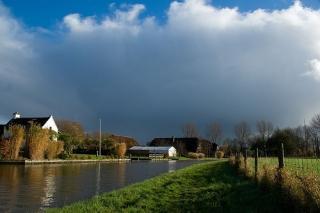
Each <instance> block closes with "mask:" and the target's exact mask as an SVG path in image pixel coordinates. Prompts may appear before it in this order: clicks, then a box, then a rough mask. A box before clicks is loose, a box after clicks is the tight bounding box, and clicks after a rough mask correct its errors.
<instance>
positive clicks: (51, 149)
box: [46, 141, 63, 160]
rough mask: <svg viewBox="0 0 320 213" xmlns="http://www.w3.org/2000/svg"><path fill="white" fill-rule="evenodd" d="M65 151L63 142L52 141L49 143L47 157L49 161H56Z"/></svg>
mask: <svg viewBox="0 0 320 213" xmlns="http://www.w3.org/2000/svg"><path fill="white" fill-rule="evenodd" d="M62 151H63V142H62V141H51V142H49V143H48V147H47V151H46V155H47V158H48V159H49V160H51V159H55V158H57V157H58V155H59V154H60V153H62Z"/></svg>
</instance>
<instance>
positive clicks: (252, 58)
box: [0, 0, 320, 142]
mask: <svg viewBox="0 0 320 213" xmlns="http://www.w3.org/2000/svg"><path fill="white" fill-rule="evenodd" d="M144 9H145V8H144V6H143V5H133V6H129V7H128V10H126V11H122V10H117V11H115V13H114V14H113V15H112V16H110V17H109V16H106V17H105V18H103V19H102V20H96V19H95V18H94V17H81V15H79V14H69V15H66V17H65V18H64V20H63V21H62V22H61V28H60V29H57V30H56V31H54V32H50V33H52V35H53V36H50V38H44V37H43V36H42V35H41V33H39V32H30V30H28V29H25V28H23V27H21V24H19V23H18V22H16V21H15V19H14V18H12V17H11V16H10V14H9V13H8V12H6V11H5V8H4V7H2V9H1V10H0V13H1V15H0V32H1V35H0V38H1V39H0V46H1V47H2V48H1V50H0V74H1V80H0V85H1V86H0V87H1V88H0V91H1V92H0V94H1V97H3V98H2V100H3V101H2V104H1V105H2V110H1V113H0V116H2V117H4V116H6V115H7V114H10V113H11V112H12V111H15V110H18V111H22V112H23V113H25V114H28V115H33V114H48V113H53V114H54V115H56V116H58V117H65V118H69V119H75V120H79V121H81V122H83V123H84V124H85V126H86V127H87V129H89V130H94V129H95V128H96V127H97V123H98V122H97V119H98V118H99V117H101V118H102V119H103V123H104V129H105V130H108V131H111V132H116V133H119V134H125V135H131V136H134V137H137V138H139V139H141V140H142V141H143V142H144V141H147V140H149V139H151V138H152V137H153V136H171V135H178V134H180V127H181V125H182V124H183V123H185V122H189V121H192V122H195V123H197V124H198V125H199V126H202V127H204V126H205V125H206V124H207V123H208V122H210V121H212V120H218V121H220V122H221V123H223V124H224V126H225V129H227V130H229V131H231V129H232V125H233V124H234V123H235V122H238V121H239V120H248V121H249V122H251V123H252V124H254V122H255V120H257V119H268V120H271V121H273V122H274V123H275V125H280V126H285V125H296V124H299V123H301V122H303V119H304V118H306V119H308V118H310V116H312V115H313V114H314V113H315V112H317V111H319V109H320V108H319V106H320V99H319V92H318V91H319V89H320V84H319V82H318V81H319V79H320V78H319V76H320V74H319V73H320V68H319V64H320V62H319V60H320V50H319V49H320V39H319V38H320V30H319V29H320V12H319V11H315V10H312V9H308V8H305V7H303V6H302V5H301V4H300V3H299V2H297V3H295V4H294V5H293V6H292V7H290V8H288V9H285V10H279V11H263V10H256V11H253V12H250V13H245V14H244V13H240V12H239V11H237V10H236V9H229V8H223V9H217V8H214V7H213V6H211V5H209V4H207V3H206V2H205V1H200V0H189V1H186V2H183V3H177V2H173V3H171V5H170V8H169V9H168V12H167V22H166V23H165V24H161V25H159V24H157V22H156V20H155V18H153V17H147V18H143V19H141V18H139V14H141V12H142V11H143V10H144ZM12 26H15V29H14V30H12V29H13V28H12ZM52 37H54V38H52ZM4 100H6V101H4Z"/></svg>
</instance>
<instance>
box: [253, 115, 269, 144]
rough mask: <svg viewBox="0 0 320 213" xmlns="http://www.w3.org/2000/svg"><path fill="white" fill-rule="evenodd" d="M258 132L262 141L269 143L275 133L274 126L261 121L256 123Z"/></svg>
mask: <svg viewBox="0 0 320 213" xmlns="http://www.w3.org/2000/svg"><path fill="white" fill-rule="evenodd" d="M256 127H257V131H258V133H259V136H260V138H261V139H262V141H264V142H265V141H267V140H268V139H269V138H270V137H271V135H272V132H273V125H272V123H271V122H269V121H264V120H260V121H257V123H256Z"/></svg>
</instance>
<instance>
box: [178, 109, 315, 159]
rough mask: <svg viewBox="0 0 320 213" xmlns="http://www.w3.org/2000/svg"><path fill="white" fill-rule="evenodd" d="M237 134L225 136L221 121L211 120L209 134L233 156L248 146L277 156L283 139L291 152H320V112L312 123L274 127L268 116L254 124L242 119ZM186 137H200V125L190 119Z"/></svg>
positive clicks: (309, 153)
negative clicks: (197, 125)
mask: <svg viewBox="0 0 320 213" xmlns="http://www.w3.org/2000/svg"><path fill="white" fill-rule="evenodd" d="M233 132H234V137H223V131H222V128H221V125H220V124H219V123H218V122H214V123H212V124H209V125H208V126H207V129H206V138H208V139H209V140H210V141H211V142H212V143H217V144H218V145H219V148H218V151H219V152H223V154H224V155H225V156H231V155H234V154H236V153H239V152H243V151H244V150H247V152H248V154H252V153H253V151H254V150H255V149H256V148H258V150H259V154H260V155H262V156H274V155H276V154H277V153H278V150H279V147H280V146H281V143H283V145H284V150H285V154H286V155H287V156H305V157H307V156H308V157H319V156H320V143H319V141H320V114H316V115H315V116H314V117H313V118H312V119H311V121H310V122H309V123H307V124H304V125H300V126H297V127H293V128H292V127H288V128H274V125H273V124H272V123H271V122H269V121H265V120H259V121H257V122H256V124H255V126H254V127H253V128H252V126H250V125H249V124H248V123H247V122H245V121H241V122H239V123H237V124H235V125H234V127H233ZM182 133H183V135H184V136H185V137H199V134H198V130H197V128H196V125H194V124H192V123H189V124H185V125H184V126H183V127H182Z"/></svg>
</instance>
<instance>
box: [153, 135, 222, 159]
mask: <svg viewBox="0 0 320 213" xmlns="http://www.w3.org/2000/svg"><path fill="white" fill-rule="evenodd" d="M150 146H173V147H175V148H176V150H177V152H178V153H179V154H180V155H187V154H188V152H197V153H203V154H205V155H206V156H215V152H216V150H217V144H215V143H211V142H210V141H208V140H205V139H201V138H198V137H190V138H189V137H184V138H175V137H171V138H154V139H153V140H152V141H151V142H150Z"/></svg>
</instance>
